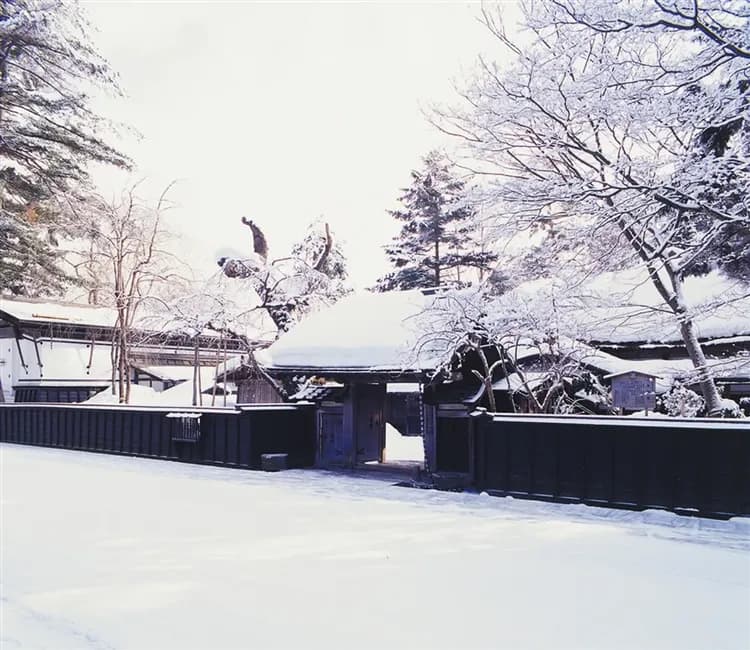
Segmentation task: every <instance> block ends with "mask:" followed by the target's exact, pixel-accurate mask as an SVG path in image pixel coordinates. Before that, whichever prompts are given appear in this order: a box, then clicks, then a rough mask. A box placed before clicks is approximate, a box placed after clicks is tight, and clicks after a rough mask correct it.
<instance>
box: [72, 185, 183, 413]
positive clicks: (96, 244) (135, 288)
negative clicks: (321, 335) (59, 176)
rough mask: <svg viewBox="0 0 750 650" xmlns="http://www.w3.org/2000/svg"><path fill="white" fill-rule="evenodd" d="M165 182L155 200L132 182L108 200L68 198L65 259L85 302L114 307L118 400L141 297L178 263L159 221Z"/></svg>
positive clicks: (125, 396) (123, 398)
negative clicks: (141, 195)
mask: <svg viewBox="0 0 750 650" xmlns="http://www.w3.org/2000/svg"><path fill="white" fill-rule="evenodd" d="M170 188H171V185H170V186H168V187H167V188H166V189H165V190H164V191H163V192H162V194H161V196H160V197H159V199H158V201H157V202H156V204H155V205H154V206H150V205H148V204H147V203H146V202H145V201H143V200H142V199H140V198H139V197H138V196H137V195H136V189H137V186H133V187H129V188H128V189H126V190H124V191H123V192H122V194H121V195H120V196H119V197H117V198H115V199H113V200H111V201H107V200H105V199H104V198H103V197H101V196H99V195H94V194H90V195H86V196H85V197H83V198H79V199H70V200H69V201H68V202H67V204H66V206H65V207H66V209H67V210H68V211H69V216H70V233H69V234H70V235H71V236H72V237H74V238H75V239H74V243H77V244H78V246H73V247H72V250H70V251H68V254H67V260H68V263H69V264H71V265H72V267H73V269H74V272H75V273H76V275H77V276H78V277H79V278H80V279H81V282H82V283H83V285H84V286H85V287H86V289H87V291H88V295H89V302H90V303H92V304H100V305H105V306H109V307H112V308H114V310H115V313H116V321H115V324H114V328H113V335H112V390H113V393H114V392H116V394H117V395H118V397H119V401H120V402H121V403H127V402H128V401H129V398H130V374H131V369H132V359H131V354H130V353H131V349H132V347H133V345H134V344H135V343H136V340H135V339H136V338H137V336H138V335H139V334H138V333H139V331H140V329H139V328H137V327H136V325H137V322H138V318H139V317H140V316H141V312H142V309H143V306H144V305H145V303H147V302H148V301H149V300H152V299H154V297H155V295H156V293H157V292H158V290H159V289H160V288H161V287H163V286H164V285H165V284H167V283H169V282H172V281H174V280H176V279H177V278H178V277H179V276H178V274H177V273H176V269H177V267H178V263H177V261H176V259H175V257H174V255H172V254H171V253H169V252H168V251H167V250H166V249H165V248H164V244H165V242H166V240H167V238H168V237H169V233H168V232H167V231H166V230H165V228H164V224H163V215H164V212H165V211H166V210H167V209H169V207H170V204H169V202H168V200H167V193H168V191H169V189H170Z"/></svg>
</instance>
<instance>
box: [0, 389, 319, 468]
mask: <svg viewBox="0 0 750 650" xmlns="http://www.w3.org/2000/svg"><path fill="white" fill-rule="evenodd" d="M196 414H199V415H200V417H199V418H195V417H194V416H195V415H196ZM168 416H169V417H168ZM186 427H187V428H186ZM190 427H194V428H190ZM186 431H189V433H190V435H189V436H186V435H185V432H186ZM0 442H12V443H19V444H26V445H41V446H47V447H58V448H63V449H78V450H85V451H97V452H105V453H110V454H126V455H130V456H145V457H152V458H163V459H168V460H179V461H182V462H187V463H203V464H211V465H224V466H230V467H242V468H248V469H260V468H261V456H262V454H266V453H281V454H288V466H289V467H291V468H299V467H311V466H313V465H314V464H315V449H316V431H315V409H314V407H311V406H307V405H279V404H273V405H254V406H250V407H242V408H239V409H231V410H230V409H169V410H167V409H163V408H152V407H143V408H136V407H122V406H87V405H79V404H59V405H58V404H25V403H22V404H0Z"/></svg>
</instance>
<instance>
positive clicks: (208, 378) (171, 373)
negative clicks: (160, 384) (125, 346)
mask: <svg viewBox="0 0 750 650" xmlns="http://www.w3.org/2000/svg"><path fill="white" fill-rule="evenodd" d="M138 370H140V371H142V372H145V373H148V374H149V375H152V376H153V377H156V378H157V379H162V380H171V381H192V379H193V372H194V370H193V366H138ZM199 372H200V376H201V382H202V385H203V386H211V385H212V384H213V381H214V368H213V367H212V366H211V367H206V366H202V367H200V368H199Z"/></svg>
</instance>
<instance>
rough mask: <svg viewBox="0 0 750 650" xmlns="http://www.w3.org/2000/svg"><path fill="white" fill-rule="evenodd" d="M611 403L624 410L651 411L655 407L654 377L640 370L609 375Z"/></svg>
mask: <svg viewBox="0 0 750 650" xmlns="http://www.w3.org/2000/svg"><path fill="white" fill-rule="evenodd" d="M610 377H611V379H612V405H613V406H614V407H615V408H621V409H624V410H626V411H643V410H650V411H653V410H654V408H656V392H655V391H656V377H655V376H654V375H647V374H645V373H642V372H637V371H633V372H623V373H619V374H617V375H610Z"/></svg>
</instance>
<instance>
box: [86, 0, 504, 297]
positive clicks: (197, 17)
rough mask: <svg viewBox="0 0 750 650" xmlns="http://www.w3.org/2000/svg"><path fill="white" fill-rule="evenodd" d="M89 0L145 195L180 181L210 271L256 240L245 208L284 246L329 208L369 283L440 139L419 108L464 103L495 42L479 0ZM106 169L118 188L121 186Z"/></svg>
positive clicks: (197, 246) (177, 216)
mask: <svg viewBox="0 0 750 650" xmlns="http://www.w3.org/2000/svg"><path fill="white" fill-rule="evenodd" d="M85 5H86V9H87V12H88V15H89V17H90V19H91V21H92V22H93V23H94V25H95V26H96V28H97V29H98V34H96V35H95V40H96V42H97V44H98V47H99V49H100V51H101V52H102V54H104V55H105V56H106V57H107V58H108V59H109V61H110V63H111V65H112V67H113V68H114V69H115V70H116V71H117V72H118V73H119V74H120V76H121V81H122V86H123V88H124V89H125V91H126V93H127V95H128V97H127V98H126V99H117V100H108V101H106V102H104V103H103V106H102V110H104V111H105V112H106V113H107V114H108V116H110V117H112V118H114V119H116V120H120V121H123V122H126V123H128V124H130V125H132V126H133V127H135V128H136V129H138V130H139V131H140V132H141V134H142V136H143V138H142V139H141V140H140V142H138V143H137V144H136V143H135V142H134V141H131V140H126V141H125V142H122V143H121V144H122V146H123V147H124V148H125V150H126V151H127V152H128V153H130V154H131V155H132V156H133V158H134V159H135V162H136V164H137V165H138V172H137V174H136V176H137V177H138V178H140V177H146V178H147V179H148V180H147V184H146V185H145V186H144V187H145V188H146V189H145V192H146V193H147V194H154V193H156V190H157V188H160V187H162V186H164V185H166V184H167V183H168V182H169V181H171V180H173V179H180V180H179V183H178V185H177V186H176V188H175V190H174V191H173V193H172V198H173V199H175V200H176V201H177V203H178V204H179V208H178V209H177V210H176V211H175V212H173V214H172V216H171V220H172V223H173V224H174V225H173V228H174V229H175V230H177V231H178V232H179V233H180V234H181V235H182V236H183V242H184V243H183V244H182V251H183V252H184V255H185V256H186V257H189V258H190V260H191V261H192V263H193V266H195V267H196V268H198V269H203V270H207V271H213V270H215V269H216V267H215V259H216V257H217V252H218V251H220V250H222V249H227V248H233V249H235V250H239V251H243V252H245V251H247V250H249V231H248V230H247V228H245V227H244V226H242V225H241V224H240V223H239V220H240V217H241V216H243V215H244V216H247V217H250V218H252V219H254V220H255V221H256V222H257V223H258V224H259V225H260V226H261V227H262V228H263V229H264V230H265V232H266V235H267V238H268V241H269V245H270V248H271V255H276V256H282V255H285V254H287V253H288V250H289V248H290V246H291V245H292V243H293V242H294V241H296V240H297V239H299V238H300V235H301V233H302V231H303V229H304V228H305V226H306V225H307V224H308V223H309V222H311V221H312V220H313V219H315V218H317V217H319V216H320V215H323V216H324V217H325V218H326V219H327V220H328V221H329V222H330V224H331V226H332V228H333V230H334V232H335V233H336V235H337V237H338V238H339V240H341V241H342V242H343V243H344V246H345V249H346V252H347V254H348V257H349V259H350V270H351V275H352V279H353V280H354V282H355V284H356V285H357V286H359V287H364V286H369V285H371V284H372V283H373V282H374V280H375V279H376V278H377V277H378V276H379V275H381V274H382V273H383V272H384V271H385V270H387V264H386V260H385V256H384V254H383V250H382V246H383V244H385V243H386V242H387V241H388V240H389V239H390V237H391V236H392V235H393V234H394V233H395V232H396V227H395V224H394V223H393V220H392V219H391V218H390V217H389V216H388V215H387V214H386V210H387V209H390V208H393V207H394V206H395V204H396V198H397V196H398V194H399V189H400V188H401V187H403V186H405V185H406V184H408V181H409V171H410V169H411V168H413V167H415V166H417V165H418V164H419V159H420V157H421V156H422V155H423V154H425V153H426V152H427V151H428V150H429V149H431V148H433V147H435V146H442V145H444V144H445V143H446V140H445V138H444V137H443V136H441V135H440V134H439V133H438V132H437V131H436V130H435V129H434V127H432V126H430V125H429V124H428V123H427V121H426V120H425V118H424V115H423V112H422V109H424V108H427V107H429V105H430V104H432V103H435V102H439V103H443V102H452V101H454V100H457V96H456V94H455V91H454V89H453V82H455V81H457V80H460V79H461V77H462V76H463V75H464V74H465V73H468V72H470V71H471V70H472V69H473V68H474V64H475V61H476V58H477V56H478V54H479V53H485V54H489V55H492V53H493V51H494V52H496V53H499V48H498V47H497V45H496V44H495V43H494V42H493V40H492V38H491V36H490V35H489V33H488V32H487V30H486V29H485V28H484V27H483V26H482V25H480V24H479V22H478V21H477V19H476V18H477V16H478V15H479V12H480V9H481V5H479V4H477V3H467V2H453V3H414V2H412V3H353V2H352V3H333V2H329V3H322V2H317V3H284V4H280V3H250V2H232V3H230V2H198V3H193V2H148V1H147V2H142V3H133V2H86V3H85ZM502 7H503V10H504V11H506V12H508V13H509V12H511V11H513V10H514V5H513V3H512V2H508V3H503V4H502ZM96 178H97V181H98V182H99V184H100V186H101V187H102V189H103V190H105V191H108V192H109V191H112V190H114V189H115V188H116V187H118V186H122V185H123V183H125V182H126V179H125V178H123V177H122V176H121V175H118V174H115V173H114V172H112V171H111V170H108V171H101V172H97V175H96ZM222 252H223V251H222Z"/></svg>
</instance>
